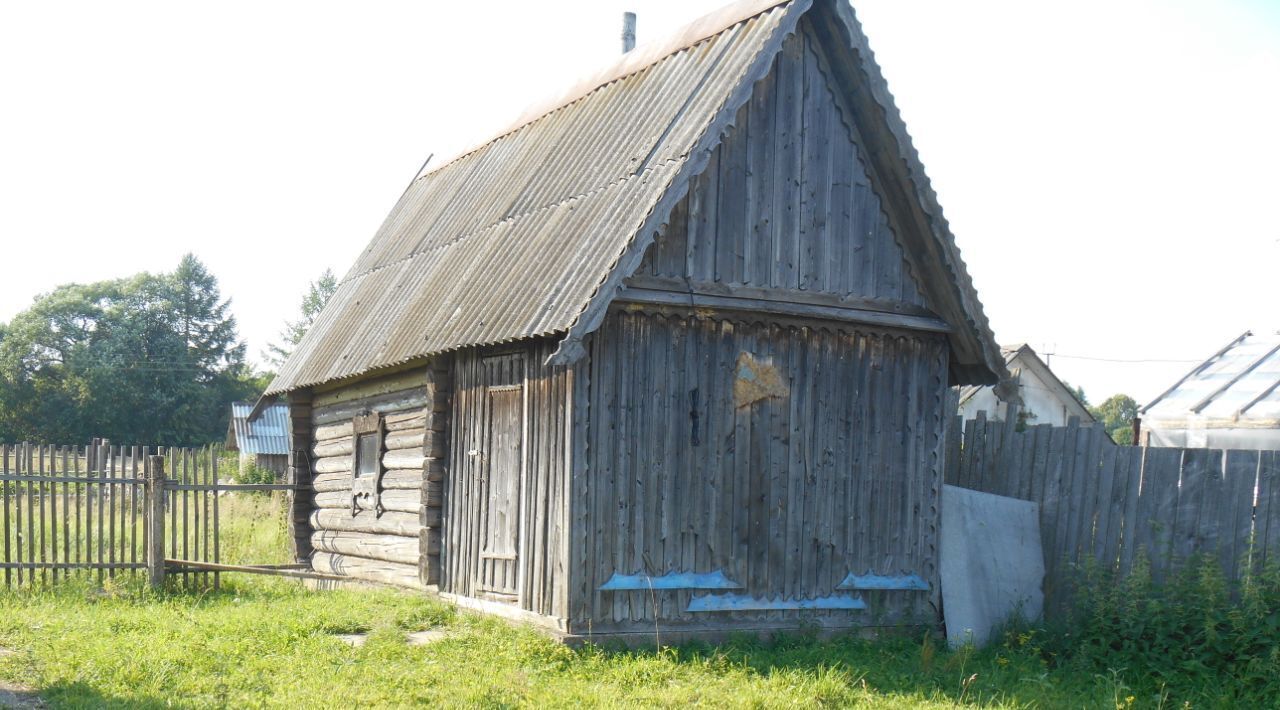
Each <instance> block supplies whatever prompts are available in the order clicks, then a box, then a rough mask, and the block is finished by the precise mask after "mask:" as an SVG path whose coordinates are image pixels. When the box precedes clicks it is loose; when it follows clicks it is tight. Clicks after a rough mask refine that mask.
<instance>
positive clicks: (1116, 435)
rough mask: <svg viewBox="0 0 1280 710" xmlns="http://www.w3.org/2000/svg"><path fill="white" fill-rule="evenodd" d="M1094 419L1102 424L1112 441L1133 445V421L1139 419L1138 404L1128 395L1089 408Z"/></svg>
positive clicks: (1114, 397)
mask: <svg viewBox="0 0 1280 710" xmlns="http://www.w3.org/2000/svg"><path fill="white" fill-rule="evenodd" d="M1089 413H1090V414H1092V415H1093V418H1094V419H1096V420H1098V421H1100V422H1102V425H1103V426H1104V427H1106V430H1107V433H1108V434H1110V435H1111V440H1112V441H1114V442H1116V443H1117V444H1125V445H1131V444H1133V420H1134V419H1136V418H1137V417H1138V403H1137V402H1135V401H1134V399H1133V397H1130V396H1129V395H1127V394H1116V395H1112V396H1111V397H1109V398H1108V399H1107V401H1105V402H1103V403H1102V404H1100V405H1098V406H1097V407H1089Z"/></svg>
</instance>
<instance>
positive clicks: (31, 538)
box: [24, 444, 36, 585]
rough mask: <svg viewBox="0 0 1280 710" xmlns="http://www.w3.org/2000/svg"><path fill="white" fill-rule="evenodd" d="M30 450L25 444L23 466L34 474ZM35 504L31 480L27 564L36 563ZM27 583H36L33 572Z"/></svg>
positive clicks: (28, 507)
mask: <svg viewBox="0 0 1280 710" xmlns="http://www.w3.org/2000/svg"><path fill="white" fill-rule="evenodd" d="M32 449H33V447H32V446H31V445H30V444H27V446H26V451H25V452H24V453H25V458H26V464H25V465H26V467H27V472H28V473H34V472H35V470H36V469H35V466H34V463H35V462H34V461H33V460H32V459H33V458H34V454H33V452H32ZM35 503H36V495H35V481H33V480H29V481H27V544H26V545H25V547H26V548H27V551H26V553H27V561H28V562H35V561H36V548H35V545H36V528H35V521H36V508H35ZM27 581H28V582H30V583H31V584H32V585H34V584H35V582H36V575H35V572H32V573H31V574H30V575H28V576H27Z"/></svg>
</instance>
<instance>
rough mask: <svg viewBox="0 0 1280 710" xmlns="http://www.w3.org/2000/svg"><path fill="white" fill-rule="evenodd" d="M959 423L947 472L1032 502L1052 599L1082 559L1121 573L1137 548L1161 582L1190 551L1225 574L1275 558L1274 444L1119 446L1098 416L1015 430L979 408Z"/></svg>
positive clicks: (1279, 547) (1236, 575)
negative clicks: (1096, 421) (1082, 423)
mask: <svg viewBox="0 0 1280 710" xmlns="http://www.w3.org/2000/svg"><path fill="white" fill-rule="evenodd" d="M1014 411H1015V414H1014V415H1011V418H1012V417H1015V416H1016V409H1015V410H1014ZM961 426H963V435H962V436H955V437H951V438H949V439H948V442H947V448H948V456H949V457H950V458H951V459H952V461H953V463H951V464H949V465H948V469H947V482H948V483H949V484H951V485H958V486H963V487H966V488H973V489H975V490H981V491H985V492H987V493H994V494H996V495H1004V496H1010V497H1014V498H1022V499H1024V500H1032V501H1035V502H1037V503H1039V504H1040V523H1041V538H1042V542H1043V544H1044V550H1045V571H1046V579H1045V593H1046V601H1047V603H1048V605H1047V608H1049V609H1050V610H1052V611H1061V610H1063V609H1065V608H1067V607H1068V606H1069V605H1070V603H1071V592H1072V587H1073V585H1074V584H1075V583H1076V582H1077V581H1078V579H1079V570H1080V569H1081V566H1082V565H1084V564H1086V562H1087V563H1090V564H1093V565H1096V566H1098V567H1100V568H1101V569H1104V570H1108V571H1110V572H1112V573H1114V574H1116V575H1118V576H1120V577H1124V576H1126V575H1128V574H1129V573H1130V572H1131V571H1132V570H1133V568H1134V565H1135V564H1137V562H1138V560H1139V559H1145V560H1146V562H1147V563H1148V564H1149V565H1150V569H1151V574H1152V577H1153V579H1154V580H1155V581H1156V582H1162V581H1164V580H1167V579H1169V578H1170V577H1171V576H1172V575H1175V574H1177V573H1178V572H1179V571H1180V570H1182V569H1184V568H1185V567H1186V565H1187V564H1188V561H1190V560H1192V559H1193V558H1201V557H1208V558H1210V559H1214V560H1216V561H1217V562H1218V564H1219V565H1220V566H1221V568H1222V572H1223V575H1224V576H1225V577H1226V578H1227V579H1229V580H1238V579H1240V578H1242V577H1243V576H1245V575H1246V574H1249V573H1253V572H1257V571H1259V570H1261V569H1263V568H1264V567H1265V565H1266V564H1267V563H1268V560H1270V561H1272V562H1275V561H1276V560H1280V480H1277V477H1278V476H1280V470H1277V458H1276V457H1277V453H1276V452H1271V451H1261V452H1259V451H1222V450H1217V449H1177V448H1166V447H1151V448H1145V447H1132V446H1116V445H1115V444H1114V443H1112V442H1111V439H1110V437H1108V436H1107V434H1106V432H1105V431H1104V430H1103V429H1102V427H1101V426H1100V425H1098V426H1092V427H1079V426H1078V425H1077V424H1076V423H1075V422H1072V423H1071V424H1070V425H1069V426H1067V427H1052V426H1050V425H1047V424H1045V425H1040V426H1037V427H1033V428H1031V429H1028V430H1027V431H1025V432H1019V433H1015V432H1012V431H1011V430H1010V429H1009V428H1008V424H1007V422H1001V421H988V420H987V419H986V414H985V412H979V413H978V416H977V417H976V418H975V419H972V420H969V421H967V422H964V423H963V425H961V422H960V421H959V418H955V419H954V420H953V423H952V425H951V429H952V430H955V431H958V430H959V429H960V428H961ZM1000 432H1003V433H1000ZM1001 437H1002V440H1000V441H999V442H998V444H997V445H996V446H994V447H992V446H991V445H990V442H991V441H992V440H993V439H997V438H1001ZM1255 499H1256V502H1255Z"/></svg>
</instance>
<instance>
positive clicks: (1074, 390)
mask: <svg viewBox="0 0 1280 710" xmlns="http://www.w3.org/2000/svg"><path fill="white" fill-rule="evenodd" d="M1062 386H1063V387H1066V388H1067V389H1068V390H1070V391H1071V394H1073V395H1075V398H1076V399H1078V400H1080V404H1083V405H1084V406H1085V408H1086V409H1088V407H1089V397H1088V396H1086V395H1085V393H1084V388H1083V387H1079V386H1076V385H1073V384H1071V383H1070V382H1067V381H1066V380H1063V381H1062Z"/></svg>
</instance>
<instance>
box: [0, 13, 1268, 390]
mask: <svg viewBox="0 0 1280 710" xmlns="http://www.w3.org/2000/svg"><path fill="white" fill-rule="evenodd" d="M721 4H723V3H722V2H720V0H628V1H627V2H621V1H619V0H605V1H603V2H586V1H572V0H542V1H540V2H501V1H494V2H485V3H442V2H423V1H422V0H415V1H414V2H373V3H335V2H314V1H307V2H235V1H233V2H218V3H180V2H173V1H171V0H166V1H164V2H110V3H104V2H28V3H17V2H13V3H9V2H6V3H3V4H0V67H3V68H2V69H0V246H2V249H0V320H7V319H9V318H11V317H12V316H13V315H14V314H15V313H17V312H19V311H21V310H22V309H24V308H25V307H27V305H29V304H30V302H31V300H32V298H33V297H34V296H36V294H38V293H41V292H43V291H47V290H49V289H51V288H52V287H53V286H55V285H57V284H60V283H64V282H68V281H88V280H97V279H104V278H113V277H119V276H125V275H128V274H130V273H133V272H136V271H140V270H151V271H161V270H168V269H171V268H173V266H174V265H175V264H176V263H177V261H178V259H179V258H180V257H181V255H182V254H183V253H185V252H187V251H192V252H195V253H196V254H197V255H198V256H199V257H200V258H201V259H203V260H204V261H205V262H206V263H207V264H208V265H209V266H210V268H211V269H212V270H213V271H214V273H215V274H216V275H217V276H218V278H219V279H220V281H221V283H222V287H223V290H224V293H225V294H226V295H227V296H230V297H231V298H232V299H233V302H234V310H235V313H236V316H237V318H238V319H239V322H240V329H241V333H242V335H243V336H244V337H245V338H246V339H247V340H248V341H249V344H250V349H251V351H252V352H253V353H254V354H255V355H256V354H257V353H258V352H260V350H261V349H262V348H263V346H264V345H265V344H266V343H267V341H269V340H271V339H272V338H274V337H275V335H276V334H277V332H278V330H279V328H280V326H281V324H282V322H283V321H284V320H285V319H286V318H293V317H295V315H296V312H297V309H298V302H299V299H300V298H301V293H302V291H303V289H304V288H305V285H306V284H307V282H308V281H310V280H312V279H314V278H315V277H316V276H317V275H318V274H320V272H321V271H323V270H324V269H325V268H326V267H328V268H333V269H334V271H335V272H337V273H338V275H339V276H341V275H342V274H343V273H344V272H345V271H346V269H347V268H348V266H349V265H350V263H351V262H352V261H353V260H354V258H355V255H356V254H357V253H358V252H359V251H360V249H361V248H363V247H364V245H365V243H366V242H367V241H368V239H369V238H370V237H371V236H372V235H373V232H374V231H375V230H376V229H377V227H378V225H379V224H380V222H381V221H382V219H383V217H384V216H385V215H386V213H387V211H388V210H390V208H391V206H392V204H393V203H394V202H395V200H396V198H397V197H398V196H399V195H400V192H401V191H402V190H403V189H404V187H405V185H406V183H407V182H408V181H409V179H410V178H411V177H412V176H413V173H414V171H415V170H416V169H417V168H418V166H419V164H421V162H422V160H423V159H424V158H425V157H426V155H427V154H428V153H431V152H434V153H435V154H436V155H438V156H445V155H449V154H452V153H453V152H455V151H457V150H460V149H462V148H465V147H468V146H469V145H470V144H472V143H474V142H476V141H478V140H480V139H484V138H488V137H490V134H491V133H492V132H493V131H495V130H497V129H499V128H501V127H503V125H505V123H506V122H507V121H509V120H510V119H512V118H514V117H515V116H516V115H517V114H518V113H520V111H521V109H523V108H524V107H525V106H527V105H528V104H530V103H532V102H534V101H535V100H537V99H538V98H539V97H540V96H542V95H545V94H547V93H549V92H554V91H557V90H559V89H563V88H564V87H565V86H567V85H569V84H572V83H573V80H574V79H575V78H576V77H577V76H579V75H580V74H583V73H586V72H587V70H589V69H590V68H592V67H595V66H597V65H599V64H600V63H602V62H605V61H609V60H611V59H613V58H614V57H615V55H616V54H617V52H618V51H619V50H618V42H619V40H618V34H619V30H620V14H621V12H622V10H624V9H631V10H634V11H636V12H638V13H639V15H640V20H639V34H640V40H641V41H642V42H643V41H645V40H646V39H652V38H654V37H656V36H657V35H659V34H662V33H666V32H668V31H670V30H672V29H674V28H676V27H678V26H679V25H681V24H684V23H685V22H687V21H689V20H692V19H693V18H695V17H696V16H699V15H701V14H704V13H705V12H708V11H711V10H713V9H715V8H716V7H718V6H719V5H721ZM855 7H856V8H857V10H858V13H859V16H860V18H861V19H862V21H863V24H864V27H865V29H866V31H867V33H868V35H869V36H870V39H871V44H872V47H873V48H874V49H875V51H876V54H877V58H878V60H879V61H880V64H881V66H882V67H883V69H884V72H885V75H886V76H887V77H888V79H889V84H890V88H891V89H892V90H893V92H894V94H895V96H896V97H897V99H898V104H899V107H900V108H901V109H902V112H903V115H904V117H905V119H906V121H907V125H908V126H909V128H910V130H911V133H912V135H913V136H914V137H915V140H916V146H917V148H919V150H920V153H921V156H922V158H923V160H924V163H925V165H926V167H927V168H928V171H929V174H930V176H931V177H932V179H933V182H934V186H935V188H936V189H937V191H938V194H939V198H940V199H941V201H942V204H943V207H944V208H945V210H946V214H947V217H948V218H949V220H950V222H951V226H952V229H953V231H954V232H955V234H956V236H957V239H958V241H959V244H960V247H961V249H962V250H963V252H964V256H965V260H966V261H967V262H968V264H969V268H970V271H971V273H972V275H973V277H974V281H975V283H976V285H977V287H978V291H979V293H980V295H981V297H982V300H983V302H984V303H985V305H986V309H987V314H988V315H989V317H990V319H991V322H992V325H993V327H994V328H995V331H996V335H997V338H998V339H999V340H1000V341H1001V342H1006V343H1011V342H1021V341H1026V342H1030V343H1031V344H1032V345H1033V346H1034V347H1036V348H1037V349H1038V350H1040V351H1041V352H1042V353H1044V352H1056V353H1058V355H1057V356H1055V357H1054V358H1053V359H1052V366H1053V368H1054V369H1055V370H1056V371H1058V373H1059V374H1060V375H1061V376H1062V377H1064V378H1065V379H1068V380H1070V381H1072V382H1073V383H1076V384H1081V385H1083V386H1084V387H1085V389H1086V390H1087V392H1088V394H1089V396H1090V398H1091V399H1092V400H1094V401H1095V402H1098V401H1101V400H1102V399H1104V398H1105V397H1106V396H1107V395H1110V394H1112V393H1114V392H1118V391H1123V392H1128V393H1130V394H1132V395H1134V396H1135V397H1137V398H1138V399H1139V400H1140V401H1145V400H1148V399H1150V398H1152V397H1154V396H1155V395H1157V394H1159V392H1160V391H1161V390H1162V389H1163V388H1164V387H1166V386H1168V385H1169V384H1172V381H1173V380H1174V379H1176V378H1177V377H1178V376H1179V375H1180V374H1181V373H1182V372H1183V371H1185V370H1186V369H1188V368H1189V367H1190V366H1191V364H1192V363H1191V362H1142V363H1120V362H1100V361H1095V360H1083V359H1075V358H1068V357H1067V356H1085V357H1092V358H1110V359H1116V360H1149V361H1150V360H1166V361H1169V360H1171V361H1199V360H1202V359H1204V358H1205V357H1207V356H1208V355H1210V354H1212V353H1213V352H1214V351H1215V350H1217V349H1218V348H1220V347H1221V346H1222V345H1224V344H1225V343H1226V342H1227V341H1228V340H1230V339H1231V338H1232V337H1234V336H1235V335H1237V334H1239V333H1240V332H1242V331H1244V330H1246V329H1249V328H1253V329H1258V330H1264V329H1276V328H1278V327H1280V298H1277V292H1278V288H1277V275H1280V268H1277V267H1280V225H1277V223H1276V219H1275V214H1276V207H1277V206H1280V175H1278V174H1277V168H1278V167H1280V0H1217V1H1215V2H1209V1H1207V0H1077V1H1074V2H1070V3H1064V2H1025V1H1020V0H1008V1H990V2H986V1H983V0H973V1H970V2H955V1H954V0H862V1H861V2H857V3H856V4H855Z"/></svg>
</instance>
